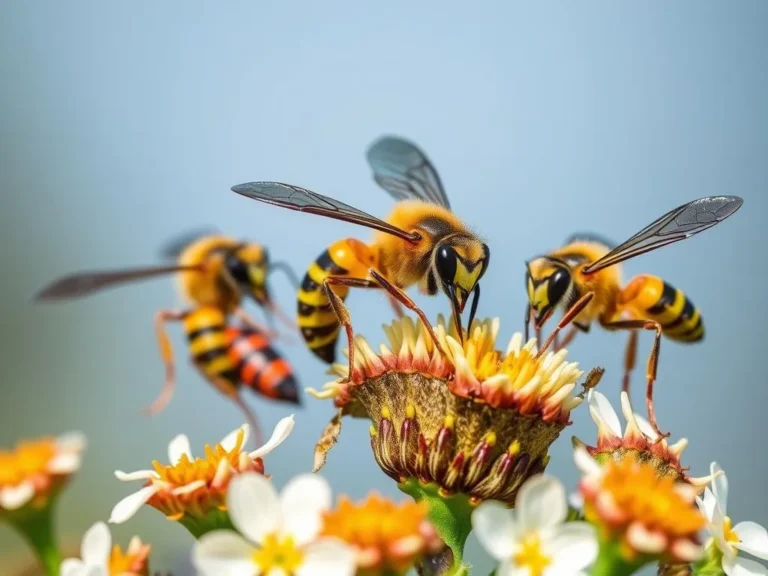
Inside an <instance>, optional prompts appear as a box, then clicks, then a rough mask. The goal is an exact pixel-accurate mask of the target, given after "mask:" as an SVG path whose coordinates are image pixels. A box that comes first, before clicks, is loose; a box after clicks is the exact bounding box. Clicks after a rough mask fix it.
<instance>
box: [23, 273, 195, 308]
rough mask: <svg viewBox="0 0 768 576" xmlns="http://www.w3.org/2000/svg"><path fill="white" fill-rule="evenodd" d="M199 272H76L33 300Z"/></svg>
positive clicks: (79, 294)
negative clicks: (178, 273) (177, 273)
mask: <svg viewBox="0 0 768 576" xmlns="http://www.w3.org/2000/svg"><path fill="white" fill-rule="evenodd" d="M190 270H200V267H199V266H159V267H153V268H134V269H131V270H109V271H103V272H78V273H76V274H71V275H69V276H64V277H63V278H60V279H58V280H56V281H55V282H53V283H52V284H50V285H49V286H47V287H46V288H44V289H43V290H41V291H40V292H39V293H38V294H37V295H36V296H35V300H37V301H38V302H45V301H53V300H67V299H72V298H81V297H83V296H88V295H90V294H93V293H94V292H98V291H100V290H104V289H106V288H110V287H113V286H117V285H120V284H127V283H129V282H136V281H138V280H147V279H149V278H154V277H156V276H164V275H166V274H173V273H175V272H184V271H190Z"/></svg>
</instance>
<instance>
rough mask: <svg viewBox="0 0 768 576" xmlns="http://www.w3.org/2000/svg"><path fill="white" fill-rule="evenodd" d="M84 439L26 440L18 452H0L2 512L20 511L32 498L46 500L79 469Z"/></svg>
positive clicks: (75, 435)
mask: <svg viewBox="0 0 768 576" xmlns="http://www.w3.org/2000/svg"><path fill="white" fill-rule="evenodd" d="M85 444H86V441H85V436H83V435H82V434H81V433H79V432H70V433H68V434H63V435H61V436H59V437H58V438H42V439H39V440H26V441H22V442H20V443H19V444H18V446H17V447H16V449H15V450H10V451H5V450H0V511H1V510H2V509H5V510H18V509H19V508H21V507H22V506H24V505H26V504H28V503H29V502H30V501H31V500H32V499H33V498H35V497H39V498H44V497H46V495H47V493H48V492H49V491H50V490H51V489H52V488H53V487H55V486H60V485H62V484H63V483H64V482H66V481H67V479H68V478H69V477H70V476H71V475H72V474H74V473H75V472H77V471H78V470H79V469H80V462H81V459H82V452H83V451H84V450H85Z"/></svg>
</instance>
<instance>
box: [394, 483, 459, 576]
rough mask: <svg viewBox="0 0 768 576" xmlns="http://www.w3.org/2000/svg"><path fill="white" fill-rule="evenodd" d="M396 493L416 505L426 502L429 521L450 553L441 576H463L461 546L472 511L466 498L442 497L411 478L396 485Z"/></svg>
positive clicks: (435, 489)
mask: <svg viewBox="0 0 768 576" xmlns="http://www.w3.org/2000/svg"><path fill="white" fill-rule="evenodd" d="M398 487H399V488H400V490H402V491H403V492H405V493H406V494H408V495H409V496H411V497H412V498H413V499H414V500H416V502H426V503H427V508H428V515H429V521H430V522H431V523H432V525H433V526H434V527H435V530H437V533H438V534H439V535H440V538H442V540H443V542H445V545H446V546H447V547H448V548H449V549H450V551H451V558H450V559H446V562H448V561H450V566H449V567H447V569H446V570H445V571H444V572H442V573H441V574H444V575H445V576H467V575H468V574H469V566H468V565H467V564H465V563H464V561H463V558H464V544H466V542H467V537H468V536H469V533H470V532H471V531H472V522H471V517H472V511H473V509H474V508H473V506H472V504H470V501H469V497H467V496H466V495H465V494H455V495H452V496H442V495H441V494H440V489H439V487H438V486H437V485H436V484H422V483H421V482H419V481H418V480H416V479H414V478H409V479H408V480H406V481H405V482H401V483H400V484H398Z"/></svg>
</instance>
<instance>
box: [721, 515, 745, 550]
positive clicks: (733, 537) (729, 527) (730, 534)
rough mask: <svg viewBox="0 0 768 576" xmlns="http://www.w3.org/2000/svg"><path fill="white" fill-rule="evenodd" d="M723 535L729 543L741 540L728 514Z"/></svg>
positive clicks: (736, 542)
mask: <svg viewBox="0 0 768 576" xmlns="http://www.w3.org/2000/svg"><path fill="white" fill-rule="evenodd" d="M723 537H724V538H725V541H726V542H728V544H738V543H739V542H741V539H740V538H739V536H738V534H736V532H734V531H733V522H732V521H731V519H730V518H729V517H728V516H726V517H725V521H724V522H723Z"/></svg>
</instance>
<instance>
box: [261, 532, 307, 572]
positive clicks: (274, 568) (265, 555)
mask: <svg viewBox="0 0 768 576" xmlns="http://www.w3.org/2000/svg"><path fill="white" fill-rule="evenodd" d="M302 562H303V556H302V554H301V551H300V550H299V549H298V548H297V546H296V543H295V542H294V541H293V538H292V537H291V536H286V537H284V538H281V537H279V536H277V535H276V534H268V535H267V536H266V538H265V539H264V543H263V545H262V546H261V548H259V549H258V550H256V551H255V552H254V553H253V563H254V564H256V566H258V567H259V568H260V569H261V570H260V573H261V574H272V573H281V574H294V573H295V572H296V570H297V569H298V568H299V566H301V564H302Z"/></svg>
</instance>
